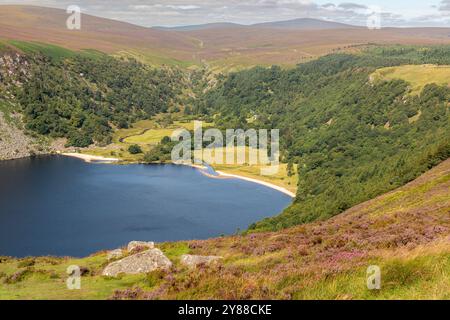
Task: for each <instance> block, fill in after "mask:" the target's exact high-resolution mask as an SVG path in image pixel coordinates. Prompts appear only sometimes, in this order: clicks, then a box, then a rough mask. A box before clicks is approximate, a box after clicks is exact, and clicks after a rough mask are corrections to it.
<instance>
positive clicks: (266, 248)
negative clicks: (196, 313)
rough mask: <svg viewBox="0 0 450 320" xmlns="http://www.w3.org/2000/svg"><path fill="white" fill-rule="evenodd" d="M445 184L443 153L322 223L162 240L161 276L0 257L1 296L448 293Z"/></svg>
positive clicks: (449, 177) (93, 262) (102, 259)
mask: <svg viewBox="0 0 450 320" xmlns="http://www.w3.org/2000/svg"><path fill="white" fill-rule="evenodd" d="M449 190H450V160H447V161H445V162H444V163H442V164H441V165H439V166H438V167H436V168H434V169H433V170H431V171H430V172H428V173H426V174H425V175H423V176H421V177H420V178H418V179H417V180H415V181H413V182H412V183H410V184H408V185H406V186H404V187H402V188H400V189H398V190H395V191H393V192H390V193H388V194H386V195H383V196H381V197H379V198H376V199H374V200H371V201H369V202H366V203H363V204H361V205H358V206H356V207H354V208H352V209H350V210H348V211H347V212H345V213H343V214H341V215H339V216H337V217H335V218H333V219H330V220H328V221H325V222H317V223H313V224H309V225H303V226H299V227H295V228H291V229H287V230H283V231H281V232H277V233H264V234H253V235H247V236H235V237H224V238H218V239H212V240H208V241H191V242H186V243H185V242H178V243H165V244H160V245H158V247H160V248H161V249H162V250H163V251H164V252H165V253H166V254H167V255H168V257H169V258H170V259H172V261H174V262H175V268H174V269H173V270H171V271H170V272H169V273H161V272H154V273H151V274H148V275H138V276H123V277H120V278H118V279H111V278H106V277H102V276H100V275H99V274H100V272H101V270H102V268H103V267H104V266H105V265H106V263H107V262H106V254H105V253H98V254H96V255H93V256H91V257H88V258H85V259H71V258H44V257H41V258H37V259H34V260H33V259H22V260H17V259H7V258H6V259H5V258H2V259H0V261H2V262H1V263H0V278H1V279H0V283H1V284H0V299H12V298H26V299H37V298H45V299H80V298H82V299H87V298H91V299H104V298H110V297H115V298H170V299H179V298H188V299H199V298H204V299H209V298H213V299H215V298H225V299H250V298H278V299H437V298H441V299H450V217H449V212H450V194H449ZM188 252H190V253H194V254H217V255H222V256H224V260H223V261H222V262H221V263H220V264H219V265H217V266H211V267H202V268H201V269H200V270H195V271H189V270H188V269H186V268H184V267H182V266H180V265H179V263H178V257H179V256H180V255H181V254H183V253H188ZM33 263H34V265H33ZM72 264H76V265H80V266H83V267H87V268H88V269H89V271H90V272H89V274H87V275H86V276H84V277H83V278H82V289H81V290H75V291H69V290H66V289H65V279H66V276H67V275H66V274H65V270H66V268H67V266H69V265H72ZM369 265H379V266H380V267H381V273H382V289H381V290H380V291H369V290H367V288H366V269H367V267H368V266H369ZM14 274H15V275H16V276H15V277H14V276H13V275H14ZM21 275H22V276H21ZM8 282H9V283H8ZM116 290H119V291H116Z"/></svg>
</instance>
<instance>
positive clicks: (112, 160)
mask: <svg viewBox="0 0 450 320" xmlns="http://www.w3.org/2000/svg"><path fill="white" fill-rule="evenodd" d="M58 154H59V155H62V156H66V157H71V158H77V159H81V160H84V161H85V162H88V163H92V162H102V163H117V162H119V161H120V159H117V158H105V157H102V156H92V155H89V154H82V153H74V152H63V153H58Z"/></svg>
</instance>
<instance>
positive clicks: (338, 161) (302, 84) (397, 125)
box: [192, 46, 450, 230]
mask: <svg viewBox="0 0 450 320" xmlns="http://www.w3.org/2000/svg"><path fill="white" fill-rule="evenodd" d="M404 64H438V65H448V64H450V47H448V46H447V47H444V46H439V47H430V48H417V47H399V46H394V47H381V48H373V49H369V50H366V51H364V52H362V53H360V54H357V55H350V54H333V55H329V56H326V57H323V58H320V59H318V60H316V61H312V62H309V63H305V64H301V65H299V66H298V67H297V68H295V69H291V70H282V69H281V68H279V67H272V68H268V69H267V68H260V67H257V68H253V69H251V70H247V71H242V72H239V73H234V74H230V75H229V76H226V77H222V78H221V79H220V82H219V84H218V85H217V86H216V87H215V88H214V89H213V90H210V91H208V92H207V93H205V94H204V95H203V96H202V97H201V98H200V99H198V100H197V101H196V102H195V105H194V106H193V107H192V109H193V110H198V111H199V112H201V113H204V112H206V113H208V114H210V115H215V122H216V124H217V125H219V126H220V127H222V128H225V127H231V128H234V127H237V128H248V127H255V128H278V129H280V132H281V139H280V140H281V144H282V146H281V150H282V160H283V161H284V162H287V163H293V164H296V165H298V168H299V185H298V194H297V198H296V200H295V203H294V205H292V206H291V207H289V208H288V209H286V210H285V212H283V213H282V214H281V215H279V216H277V217H274V218H268V219H265V220H264V221H261V222H258V223H255V224H253V225H252V226H251V227H250V229H251V230H279V229H282V228H286V227H289V226H293V225H297V224H302V223H307V222H311V221H314V220H318V219H327V218H330V217H332V216H334V215H336V214H339V213H341V212H343V211H345V210H346V209H349V208H350V207H352V206H354V205H356V204H359V203H362V202H364V201H366V200H369V199H372V198H374V197H376V196H378V195H380V194H382V193H385V192H388V191H390V190H393V189H395V188H397V187H399V186H401V185H404V184H405V183H407V182H409V181H411V180H413V179H415V178H416V177H418V176H419V175H420V174H421V173H423V172H425V171H426V170H428V169H430V168H431V167H433V166H435V165H436V164H438V163H440V162H441V161H443V160H445V159H447V158H449V156H450V139H449V137H450V113H449V105H450V88H449V87H448V86H439V85H436V84H429V85H427V86H426V87H425V88H424V90H423V92H421V94H420V95H416V96H415V95H411V94H409V93H410V88H409V87H408V83H406V82H404V81H402V80H393V81H380V82H373V81H371V79H370V75H371V74H372V73H373V72H374V71H375V70H376V69H377V68H381V67H388V66H398V65H404ZM249 119H256V120H255V121H249Z"/></svg>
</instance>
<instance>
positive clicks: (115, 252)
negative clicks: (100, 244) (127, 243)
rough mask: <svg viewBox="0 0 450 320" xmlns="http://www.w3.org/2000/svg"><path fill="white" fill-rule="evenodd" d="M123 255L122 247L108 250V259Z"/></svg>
mask: <svg viewBox="0 0 450 320" xmlns="http://www.w3.org/2000/svg"><path fill="white" fill-rule="evenodd" d="M122 256H123V251H122V249H116V250H112V251H109V252H108V260H111V259H117V258H121V257H122Z"/></svg>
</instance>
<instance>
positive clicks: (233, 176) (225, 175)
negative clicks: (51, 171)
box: [59, 152, 296, 199]
mask: <svg viewBox="0 0 450 320" xmlns="http://www.w3.org/2000/svg"><path fill="white" fill-rule="evenodd" d="M59 154H60V155H63V156H66V157H72V158H77V159H81V160H84V161H85V162H88V163H93V162H101V163H118V162H120V159H117V158H106V157H102V156H93V155H88V154H81V153H74V152H65V153H59ZM174 164H175V165H184V166H188V167H191V168H194V169H197V170H198V171H200V172H201V173H202V174H203V175H205V176H207V177H209V178H212V179H240V180H244V181H248V182H252V183H256V184H259V185H262V186H265V187H268V188H271V189H274V190H277V191H279V192H281V193H284V194H285V195H287V196H289V197H291V198H293V199H294V198H295V197H296V195H295V193H293V192H291V191H289V190H288V189H286V188H283V187H280V186H277V185H276V184H273V183H270V182H266V181H263V180H259V179H256V178H249V177H245V176H240V175H236V174H230V173H226V172H223V171H215V172H216V173H217V174H218V175H217V176H215V175H212V174H209V173H208V172H205V169H206V167H205V166H202V165H198V164H190V163H179V164H176V163H174Z"/></svg>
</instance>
